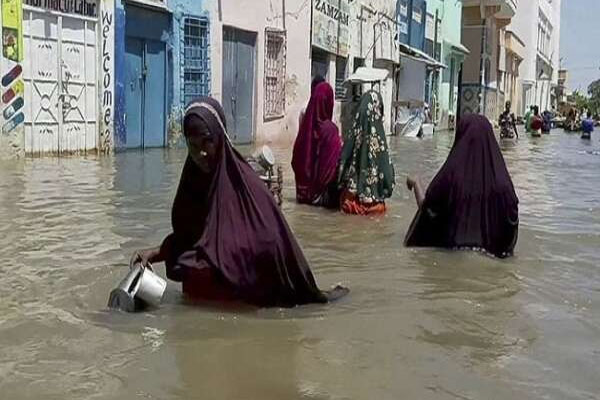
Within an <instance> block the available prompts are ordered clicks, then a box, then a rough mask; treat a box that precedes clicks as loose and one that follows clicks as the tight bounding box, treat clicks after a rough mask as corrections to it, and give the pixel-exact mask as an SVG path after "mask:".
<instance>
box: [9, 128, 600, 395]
mask: <svg viewBox="0 0 600 400" xmlns="http://www.w3.org/2000/svg"><path fill="white" fill-rule="evenodd" d="M523 136H524V135H523ZM452 140H453V138H452V136H449V135H447V134H445V133H444V134H440V135H438V136H437V137H435V138H434V139H430V140H409V139H406V138H393V139H391V143H390V144H391V147H392V149H393V154H392V156H393V159H394V162H395V168H396V175H397V183H398V185H397V188H396V192H395V193H394V196H393V198H392V200H391V201H390V202H389V213H388V215H387V216H385V217H383V218H380V219H368V218H364V217H353V216H344V215H342V214H340V213H337V212H330V211H327V210H322V209H317V208H311V207H306V206H300V205H297V204H296V203H295V201H294V183H293V179H292V178H293V175H292V172H291V168H290V166H289V158H290V153H291V147H280V148H277V147H275V150H276V155H277V157H278V161H279V162H281V163H282V164H283V165H284V167H285V176H284V178H285V184H286V188H285V200H284V205H283V208H284V211H285V215H286V217H287V219H288V221H289V223H290V225H291V227H292V229H293V230H294V232H295V233H296V235H297V236H298V239H299V242H300V243H301V244H302V246H303V248H304V250H305V253H306V255H307V258H308V259H309V260H310V262H311V265H312V268H313V271H314V273H315V276H316V278H317V281H318V283H319V285H320V286H321V287H323V288H326V287H329V286H331V285H333V284H336V283H338V282H342V283H344V284H346V285H348V286H349V287H350V288H351V290H352V291H351V293H350V295H349V296H347V297H346V298H344V299H343V300H341V301H340V302H338V303H334V304H330V305H311V306H304V307H299V308H295V309H289V310H288V309H285V310H282V309H266V310H265V309H262V310H255V309H244V310H237V309H234V310H224V309H209V308H205V307H197V306H194V305H191V304H187V303H186V302H185V300H184V299H183V298H182V296H181V289H180V286H179V285H178V284H174V283H173V282H169V286H168V288H167V294H166V298H165V300H164V303H165V304H164V305H163V306H162V307H161V308H160V309H159V310H157V311H154V312H150V313H140V314H122V313H115V312H109V311H108V310H107V309H106V303H107V300H108V294H109V292H110V290H111V289H112V288H113V287H114V286H115V285H116V284H117V283H118V282H119V281H120V279H121V278H122V277H123V276H124V274H125V272H126V270H127V263H128V260H129V257H130V255H131V253H132V252H133V251H134V250H135V249H138V248H145V247H151V246H154V245H157V244H159V243H160V242H161V240H162V239H163V238H164V237H165V236H166V235H167V234H168V233H169V232H170V207H171V203H172V200H173V197H174V194H175V190H176V188H177V184H178V180H179V174H180V172H181V168H182V165H183V161H184V158H185V155H186V153H185V150H171V151H167V150H164V151H163V150H152V151H146V152H144V153H142V152H127V153H119V154H116V155H115V156H114V157H112V158H95V157H88V158H66V159H51V158H45V159H25V160H21V161H3V162H1V163H0V249H1V250H0V251H1V254H2V263H1V264H0V298H1V299H2V301H0V398H2V399H10V400H20V399H42V398H43V399H46V400H50V399H61V400H66V399H77V400H80V399H134V398H139V399H203V400H208V399H211V400H212V399H232V400H242V399H248V400H258V399H260V400H283V399H319V400H321V399H323V400H324V399H364V400H370V399H378V400H380V399H381V400H383V399H557V400H558V399H599V398H600V380H598V377H599V372H598V371H600V144H599V142H598V138H597V137H595V138H594V140H593V141H592V142H584V141H582V140H581V139H580V138H579V135H576V134H570V135H569V134H565V133H563V132H562V131H555V132H553V133H552V134H551V135H550V136H545V137H542V138H540V139H537V140H536V139H530V138H524V139H521V140H520V141H519V142H515V143H512V142H510V143H502V147H503V150H504V155H505V158H506V161H507V165H508V167H509V170H510V172H511V174H512V177H513V181H514V184H515V187H516V190H517V193H518V195H519V198H520V201H521V204H520V215H521V225H520V232H519V243H518V245H517V249H516V255H515V257H513V258H511V259H508V260H495V259H491V258H489V257H486V256H483V255H479V254H474V253H469V252H447V251H440V250H428V249H406V248H404V247H403V244H402V243H403V239H404V235H405V233H406V230H407V228H408V225H409V224H410V222H411V219H412V217H413V215H414V212H415V210H416V204H415V201H414V197H413V195H412V193H410V192H408V191H407V190H406V187H405V185H404V184H403V183H404V180H405V177H406V174H408V173H416V172H421V174H422V176H423V178H424V180H425V181H426V182H429V180H430V179H431V177H432V176H433V174H434V173H435V172H436V171H437V169H438V168H439V166H440V165H441V164H442V163H443V161H444V160H445V158H446V155H447V154H448V151H449V149H450V147H451V145H452ZM157 270H158V272H159V273H160V274H161V275H162V276H164V267H163V266H162V265H160V266H158V267H157Z"/></svg>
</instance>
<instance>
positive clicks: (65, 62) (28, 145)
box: [0, 0, 115, 158]
mask: <svg viewBox="0 0 600 400" xmlns="http://www.w3.org/2000/svg"><path fill="white" fill-rule="evenodd" d="M0 25H1V26H2V41H1V42H0V52H1V54H2V55H1V56H0V75H1V77H2V78H1V83H2V85H1V88H2V103H1V108H2V112H1V113H0V126H1V127H2V128H1V129H2V132H1V134H0V157H2V158H8V157H19V156H23V155H25V154H31V155H42V154H73V153H79V152H86V151H90V150H95V149H100V150H107V149H111V148H112V146H113V143H112V140H113V128H114V124H113V119H114V106H115V96H114V90H115V80H114V71H115V69H114V55H115V53H114V33H115V16H114V2H113V1H112V0H104V1H99V0H79V1H72V2H56V1H46V0H3V1H2V12H1V13H0Z"/></svg>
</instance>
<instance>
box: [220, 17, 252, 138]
mask: <svg viewBox="0 0 600 400" xmlns="http://www.w3.org/2000/svg"><path fill="white" fill-rule="evenodd" d="M255 45H256V34H255V33H252V32H246V31H241V30H239V29H234V28H228V27H225V28H223V108H224V110H225V116H226V118H227V128H228V131H229V135H230V137H231V139H232V140H233V141H234V142H235V143H251V142H252V140H253V130H254V118H253V116H254V111H253V105H254V69H255V67H254V64H255Z"/></svg>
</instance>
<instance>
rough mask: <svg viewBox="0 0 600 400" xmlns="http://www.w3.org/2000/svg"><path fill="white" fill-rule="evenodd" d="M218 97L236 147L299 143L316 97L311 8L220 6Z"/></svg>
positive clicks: (215, 62) (237, 0)
mask: <svg viewBox="0 0 600 400" xmlns="http://www.w3.org/2000/svg"><path fill="white" fill-rule="evenodd" d="M213 7H215V9H214V12H212V13H211V15H212V17H211V26H212V28H213V36H212V40H211V48H212V52H211V54H212V56H211V57H212V70H213V73H212V80H211V82H212V88H213V90H212V95H213V96H214V97H216V98H217V99H218V100H220V101H221V103H222V104H223V108H224V109H225V114H226V116H227V126H228V130H229V131H230V136H231V137H232V140H233V141H234V142H236V143H251V142H259V143H261V142H274V141H278V140H285V139H288V140H289V138H291V137H295V134H296V132H297V130H298V116H299V114H300V111H301V109H302V107H304V106H305V105H306V101H307V100H308V98H309V95H310V62H308V59H309V56H310V35H309V32H310V22H311V19H310V18H311V2H266V1H255V0H222V1H219V2H217V1H214V2H213Z"/></svg>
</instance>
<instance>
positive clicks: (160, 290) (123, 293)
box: [108, 264, 167, 312]
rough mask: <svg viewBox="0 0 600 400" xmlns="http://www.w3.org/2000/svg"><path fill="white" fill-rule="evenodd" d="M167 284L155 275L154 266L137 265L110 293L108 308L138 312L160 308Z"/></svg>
mask: <svg viewBox="0 0 600 400" xmlns="http://www.w3.org/2000/svg"><path fill="white" fill-rule="evenodd" d="M166 288H167V282H166V281H165V280H164V279H162V278H161V277H160V276H158V275H157V274H155V273H154V271H153V270H152V265H150V264H149V265H148V266H147V267H144V266H142V264H136V265H134V266H133V268H131V269H130V270H129V273H128V274H127V276H125V278H124V279H123V280H122V281H121V282H120V283H119V285H118V286H117V287H116V288H115V289H113V290H112V292H110V297H109V299H108V307H110V308H113V309H118V310H122V311H127V312H136V311H140V310H143V309H144V308H147V307H158V306H160V303H161V301H162V298H163V295H164V293H165V289H166Z"/></svg>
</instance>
